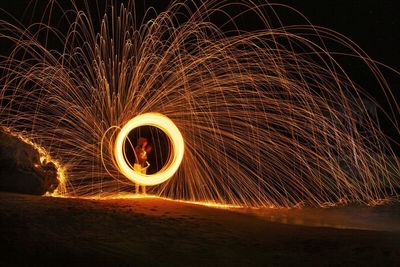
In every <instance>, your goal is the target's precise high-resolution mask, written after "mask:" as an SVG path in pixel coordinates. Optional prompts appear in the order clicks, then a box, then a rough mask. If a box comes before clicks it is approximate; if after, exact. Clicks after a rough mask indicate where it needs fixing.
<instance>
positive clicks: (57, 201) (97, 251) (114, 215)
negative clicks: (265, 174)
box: [0, 193, 400, 266]
mask: <svg viewBox="0 0 400 267" xmlns="http://www.w3.org/2000/svg"><path fill="white" fill-rule="evenodd" d="M0 203H1V205H0V226H1V227H0V236H1V242H0V243H1V252H2V253H1V258H0V266H12V265H35V266H37V265H39V266H43V265H53V266H60V265H63V266H74V265H75V266H76V265H79V266H80V265H90V266H91V265H94V266H224V265H232V266H271V265H273V266H277V265H278V266H281V265H291V266H293V265H295V266H304V265H306V266H310V265H323V266H326V265H330V266H332V265H341V266H343V265H346V266H347V265H351V266H367V265H368V266H370V265H375V266H400V232H398V231H396V230H394V231H382V230H379V231H377V230H355V229H335V228H329V227H315V226H314V227H310V226H301V225H291V224H284V223H278V222H271V221H269V219H268V218H269V217H270V216H267V217H265V216H264V217H263V216H260V215H259V214H258V215H257V214H254V213H248V212H238V211H235V210H224V209H216V208H210V207H204V206H199V205H193V204H187V203H180V202H174V201H168V200H163V199H155V198H143V199H114V200H84V199H61V198H52V197H37V196H28V195H18V194H9V193H0ZM285 212H288V211H285ZM295 212H298V211H295ZM272 213H273V214H274V217H276V216H277V214H280V213H282V212H278V211H276V210H275V211H273V212H272ZM269 214H271V212H269ZM290 214H293V213H290ZM294 214H296V213H294ZM285 216H286V217H287V216H288V215H284V216H283V215H282V216H281V217H285ZM290 216H292V217H293V216H294V215H290ZM290 216H289V217H290ZM297 216H300V215H297ZM278 217H279V216H278Z"/></svg>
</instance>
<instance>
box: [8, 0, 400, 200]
mask: <svg viewBox="0 0 400 267" xmlns="http://www.w3.org/2000/svg"><path fill="white" fill-rule="evenodd" d="M112 3H113V2H111V1H110V2H108V4H107V6H106V9H105V12H104V14H103V15H101V19H99V20H96V19H95V18H94V17H93V14H91V13H90V12H89V8H88V7H87V8H86V10H85V9H82V8H79V7H78V5H77V3H74V2H73V6H74V8H73V9H72V10H61V12H62V13H63V14H64V16H61V18H59V19H57V20H61V23H60V25H61V24H63V25H67V26H68V30H67V32H66V33H63V32H62V31H61V30H59V29H58V28H57V25H58V24H54V23H53V24H52V23H50V21H51V20H50V19H49V22H46V21H44V20H43V21H42V22H41V23H38V24H34V25H32V26H31V27H29V28H26V27H23V26H19V25H21V24H17V23H10V22H6V21H1V22H0V28H1V30H0V39H1V40H6V41H7V42H12V43H13V44H14V49H13V50H12V51H10V53H9V55H8V56H7V57H4V58H2V59H1V63H0V70H1V73H2V76H1V78H0V90H1V106H0V125H1V126H3V127H7V128H8V129H11V131H13V132H14V133H20V134H23V136H25V137H26V138H28V139H29V140H30V141H31V142H33V143H34V144H37V146H39V147H41V148H42V149H44V150H45V151H46V155H49V157H51V158H52V159H56V160H57V162H58V164H59V166H63V168H64V171H63V175H64V176H63V177H64V178H63V179H62V181H61V184H60V186H59V188H58V190H57V191H56V192H57V195H60V196H65V197H69V196H79V197H109V196H116V195H118V194H123V193H126V192H132V190H133V184H132V182H135V183H139V184H141V185H152V186H151V187H148V188H147V194H150V195H154V196H159V197H166V198H172V199H176V200H188V201H198V202H204V203H217V204H229V205H239V206H250V207H260V206H294V205H298V204H299V203H305V204H309V205H315V206H324V205H331V204H336V203H349V202H361V203H373V202H376V201H380V200H382V199H388V198H391V197H397V194H398V191H397V192H396V190H398V188H399V187H400V179H399V176H400V163H399V161H398V160H397V159H396V157H395V153H394V151H393V149H392V148H391V146H390V145H389V138H388V137H387V136H385V134H384V133H383V132H382V130H381V129H380V127H379V123H378V122H377V120H376V119H375V118H374V116H373V115H372V114H371V112H369V109H368V106H367V105H366V104H365V103H366V102H365V100H368V101H369V102H372V103H373V102H374V100H373V99H372V98H371V97H370V95H369V94H368V92H367V91H366V90H365V89H363V88H361V87H360V86H359V85H357V84H356V83H355V82H354V81H353V80H352V78H351V77H350V75H349V73H348V72H347V71H346V69H345V68H344V67H343V66H342V65H341V64H340V61H339V60H338V56H348V57H352V58H356V59H358V60H359V61H360V62H363V64H364V66H366V67H367V68H368V69H369V73H370V75H371V76H372V77H374V79H375V80H376V82H377V84H379V85H380V89H379V90H380V91H381V92H382V93H384V94H386V96H387V99H388V103H392V104H391V106H390V107H389V109H390V110H391V112H389V113H388V112H385V113H384V112H382V114H384V115H383V116H386V117H387V118H388V119H389V120H390V121H391V122H392V125H393V128H394V129H395V130H396V131H397V132H400V130H399V127H398V126H399V124H398V121H397V120H396V116H395V114H398V113H399V111H400V108H399V106H398V105H397V103H396V102H395V101H393V97H392V95H391V94H390V87H389V85H388V83H387V82H386V80H385V78H384V76H383V75H382V72H381V69H380V68H383V67H384V66H382V65H381V64H379V63H377V62H376V61H374V60H372V59H371V58H369V57H368V55H366V54H365V53H364V52H363V51H362V50H361V49H360V48H359V47H358V46H357V45H355V44H354V43H353V42H352V41H351V40H349V39H347V38H346V37H344V36H342V35H340V34H339V33H336V32H334V31H331V30H329V29H326V28H320V27H317V26H314V25H311V24H310V23H309V22H307V20H306V19H303V21H304V23H303V24H304V25H301V26H299V25H296V26H294V25H285V24H284V18H279V17H278V16H277V14H279V12H278V11H279V10H278V9H282V8H285V9H286V10H288V12H289V11H290V12H292V13H293V14H292V15H293V16H298V17H299V18H300V19H302V16H301V14H299V13H297V12H296V11H294V10H291V9H290V8H288V7H283V6H279V5H272V4H267V3H265V4H254V3H253V2H252V1H225V0H218V1H217V0H210V1H205V2H203V3H200V4H199V3H198V2H196V1H173V2H172V3H171V4H170V5H169V7H168V8H167V9H166V10H165V11H164V12H161V13H159V14H155V12H153V11H152V10H151V9H149V11H148V12H147V13H146V14H145V16H144V18H139V17H138V16H136V7H135V3H134V2H129V3H127V4H125V5H114V4H112ZM59 6H61V5H58V3H57V2H55V1H51V2H50V3H49V5H48V8H47V9H46V10H45V11H44V16H43V17H44V18H45V17H50V18H51V17H52V16H54V15H53V13H52V12H54V10H55V9H57V8H58V7H59ZM232 7H235V8H236V10H240V13H235V14H231V13H230V12H231V10H232ZM275 11H276V12H275ZM244 15H246V16H249V15H250V16H252V17H253V18H254V19H258V20H259V24H260V29H258V30H247V31H246V30H241V29H240V27H239V25H237V24H238V21H240V17H241V16H244ZM214 17H220V20H221V19H223V20H224V22H223V23H220V24H221V25H220V24H218V23H213V20H212V18H214ZM271 21H275V22H274V23H271ZM58 22H59V21H58ZM228 26H229V27H228ZM225 29H230V30H225ZM43 36H44V37H43ZM50 40H53V42H59V43H62V47H63V49H61V50H57V49H52V48H51V47H50V46H49V43H50ZM330 43H334V44H335V46H336V47H340V49H338V50H337V51H332V50H331V49H328V47H329V45H328V44H330ZM375 105H376V106H377V109H378V110H379V111H382V110H383V109H382V108H381V107H380V106H379V104H378V103H375ZM143 125H145V126H149V127H155V128H157V129H160V130H161V131H162V132H163V133H164V134H165V135H166V136H167V137H166V140H167V141H166V142H167V143H168V145H167V146H166V147H167V151H168V153H169V154H168V156H167V157H166V160H165V163H164V166H163V167H162V168H161V169H160V170H158V172H156V173H154V174H143V173H140V172H138V171H136V170H135V169H134V168H133V167H132V165H133V163H131V162H129V158H130V156H129V155H128V153H127V152H126V151H125V148H124V147H125V144H126V143H131V145H132V146H133V147H135V146H139V144H136V143H139V141H138V140H139V137H141V136H135V137H134V138H129V134H130V132H131V131H133V130H134V129H136V128H138V127H141V126H143ZM153 139H154V140H152V142H153V143H156V142H157V140H156V139H157V138H153ZM141 140H144V139H141ZM143 142H144V141H143ZM139 148H140V146H139ZM132 151H134V152H135V150H134V149H133V150H132ZM153 153H155V152H154V150H153ZM131 157H132V156H131ZM144 161H145V160H144ZM60 168H61V167H60Z"/></svg>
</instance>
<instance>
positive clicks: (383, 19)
mask: <svg viewBox="0 0 400 267" xmlns="http://www.w3.org/2000/svg"><path fill="white" fill-rule="evenodd" d="M98 1H99V2H103V3H104V2H105V0H104V1H103V0H98ZM121 1H124V0H118V2H121ZM33 2H34V1H33ZM46 2H47V1H44V0H39V1H38V2H37V3H38V5H37V9H36V11H37V12H35V13H34V14H36V15H34V16H33V20H37V19H38V18H39V17H40V16H42V15H43V12H42V9H43V6H44V5H45V3H46ZM59 2H62V3H64V4H65V5H67V6H68V2H69V1H67V0H62V1H61V0H60V1H59ZM77 2H80V3H82V2H83V0H78V1H77ZM89 2H91V3H92V4H91V7H92V6H93V7H95V6H96V5H95V4H93V3H94V2H95V1H94V0H93V1H89ZM136 2H137V3H139V5H140V6H141V7H140V8H139V10H140V9H142V10H143V9H144V8H146V7H149V6H154V7H155V8H156V9H157V11H159V12H160V11H162V10H164V9H165V7H166V6H167V4H168V1H167V0H139V1H136ZM258 2H262V1H261V0H258ZM270 2H273V3H280V4H286V5H289V6H291V7H293V8H295V9H297V10H298V11H300V12H301V13H303V14H304V15H305V16H306V17H307V18H308V19H309V20H310V21H311V22H312V23H313V24H314V25H319V26H323V27H327V28H330V29H332V30H335V31H337V32H339V33H342V34H344V35H345V36H347V37H349V38H350V39H352V40H353V41H354V42H355V43H357V44H358V45H359V46H360V47H361V48H362V49H363V50H365V51H366V52H367V54H369V56H370V57H371V58H373V59H375V60H377V61H380V62H382V63H384V64H386V65H389V66H391V67H392V68H394V69H396V70H398V71H400V15H399V14H400V1H398V0H380V1H377V0H324V1H322V0H276V1H270ZM27 3H29V0H10V1H8V0H1V1H0V8H1V9H3V10H5V11H7V12H9V13H10V14H12V15H14V16H16V17H17V18H21V16H22V14H23V13H24V10H25V9H26V6H27ZM143 3H144V4H143ZM31 10H32V8H30V9H28V11H27V12H26V18H31V17H32V11H31ZM94 12H96V11H95V10H94ZM0 18H5V15H4V12H1V15H0ZM280 18H281V20H282V21H283V23H284V24H285V25H287V24H291V23H297V22H299V20H298V19H296V18H294V17H293V16H292V14H290V13H286V12H280ZM25 21H28V20H27V19H25ZM242 22H243V24H244V25H246V24H247V26H250V27H251V23H252V19H251V18H248V19H246V21H242ZM239 23H240V21H239ZM5 47H6V45H5V44H1V45H0V50H2V51H4V49H5ZM0 53H2V52H0ZM350 66H351V65H350ZM350 74H351V75H352V78H353V79H354V80H355V81H356V82H357V83H359V84H361V85H362V87H363V88H365V89H367V90H368V91H370V92H372V93H373V94H374V93H375V91H374V90H376V84H374V82H373V80H371V79H368V78H365V73H364V72H363V71H361V70H359V69H358V67H353V69H352V70H351V73H350ZM384 74H385V76H386V77H387V79H388V81H389V83H390V85H391V87H392V91H393V93H394V94H395V95H396V97H397V101H400V78H399V76H397V75H394V74H393V73H391V72H384ZM376 98H377V100H378V101H381V104H382V105H385V103H383V102H382V98H380V96H377V97H376ZM383 124H385V123H384V122H383ZM385 131H387V133H388V134H389V135H392V136H393V137H394V138H397V139H399V138H400V137H399V136H398V135H397V136H396V134H395V133H394V132H395V131H393V129H391V128H390V127H386V129H385Z"/></svg>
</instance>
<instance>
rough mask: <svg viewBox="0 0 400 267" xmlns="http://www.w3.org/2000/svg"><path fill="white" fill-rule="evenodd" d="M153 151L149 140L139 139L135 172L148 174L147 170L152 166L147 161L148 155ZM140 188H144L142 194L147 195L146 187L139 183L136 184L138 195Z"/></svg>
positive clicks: (136, 148) (136, 149)
mask: <svg viewBox="0 0 400 267" xmlns="http://www.w3.org/2000/svg"><path fill="white" fill-rule="evenodd" d="M151 151H152V146H151V145H150V144H148V140H147V138H144V137H139V139H138V141H137V145H136V147H135V164H134V170H135V171H137V172H139V173H141V174H146V172H147V168H148V167H149V166H150V164H149V162H148V161H147V155H148V154H149V153H150V152H151ZM140 187H142V193H143V194H146V186H145V185H142V186H141V185H140V184H138V183H136V184H135V191H136V193H137V194H139V193H140Z"/></svg>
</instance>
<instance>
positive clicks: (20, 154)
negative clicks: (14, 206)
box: [0, 131, 59, 195]
mask: <svg viewBox="0 0 400 267" xmlns="http://www.w3.org/2000/svg"><path fill="white" fill-rule="evenodd" d="M58 183H59V182H58V180H57V169H56V167H55V165H54V164H53V163H47V162H45V163H41V162H40V155H39V152H38V151H37V150H36V149H35V148H34V147H32V146H31V145H29V144H27V143H25V142H23V141H22V140H20V139H19V138H16V137H14V136H11V135H9V134H7V133H5V132H3V131H0V191H7V192H16V193H25V194H34V195H43V194H44V193H46V192H52V191H54V189H55V188H56V187H57V185H58Z"/></svg>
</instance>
